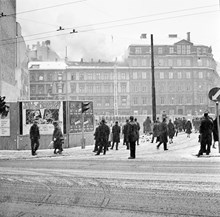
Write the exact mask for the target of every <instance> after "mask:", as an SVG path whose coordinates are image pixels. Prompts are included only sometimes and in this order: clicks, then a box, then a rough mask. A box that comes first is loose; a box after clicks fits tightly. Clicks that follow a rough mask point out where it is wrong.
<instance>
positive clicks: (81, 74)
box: [79, 73, 84, 81]
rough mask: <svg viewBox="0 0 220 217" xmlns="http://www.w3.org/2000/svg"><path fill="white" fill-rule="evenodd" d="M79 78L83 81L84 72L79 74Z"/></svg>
mask: <svg viewBox="0 0 220 217" xmlns="http://www.w3.org/2000/svg"><path fill="white" fill-rule="evenodd" d="M79 80H81V81H82V80H84V74H83V73H80V74H79Z"/></svg>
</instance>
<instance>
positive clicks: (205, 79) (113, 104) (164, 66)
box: [29, 37, 220, 115]
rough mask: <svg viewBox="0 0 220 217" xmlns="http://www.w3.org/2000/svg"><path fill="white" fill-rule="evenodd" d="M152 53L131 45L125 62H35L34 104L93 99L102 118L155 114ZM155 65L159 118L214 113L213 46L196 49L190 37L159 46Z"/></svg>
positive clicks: (32, 73) (32, 71)
mask: <svg viewBox="0 0 220 217" xmlns="http://www.w3.org/2000/svg"><path fill="white" fill-rule="evenodd" d="M150 48H151V46H150V45H130V46H129V48H128V57H127V59H126V61H125V62H123V63H118V62H108V63H107V62H101V61H99V62H83V60H82V61H81V62H68V63H66V64H65V63H59V62H56V63H52V62H47V63H44V62H31V63H30V65H29V71H30V79H31V80H30V85H31V86H30V89H31V99H33V100H39V99H40V100H41V99H42V100H43V99H46V100H47V99H56V100H57V99H60V100H92V101H93V102H94V104H93V105H94V113H95V114H97V115H131V114H134V115H151V113H152V90H151V89H152V88H151V87H152V76H151V74H152V73H151V50H150ZM154 62H155V72H154V73H155V86H156V105H157V107H156V111H157V114H162V113H164V112H166V113H167V114H168V115H200V114H202V113H203V112H204V110H206V109H208V110H209V111H210V112H212V113H214V111H215V104H214V103H213V102H211V101H210V100H209V98H208V92H209V90H210V89H211V88H213V87H215V86H218V85H219V82H220V78H219V75H218V73H217V72H216V62H215V60H214V59H213V54H212V49H211V47H208V46H204V45H194V44H193V43H192V42H191V41H190V39H189V37H188V39H187V40H185V39H183V40H181V41H179V42H177V43H174V44H172V45H155V46H154ZM59 64H60V65H62V66H58V65H59ZM59 67H60V68H59Z"/></svg>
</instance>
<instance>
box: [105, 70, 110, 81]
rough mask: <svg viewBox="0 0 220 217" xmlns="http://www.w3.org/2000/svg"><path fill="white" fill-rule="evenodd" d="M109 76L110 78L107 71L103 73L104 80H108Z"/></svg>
mask: <svg viewBox="0 0 220 217" xmlns="http://www.w3.org/2000/svg"><path fill="white" fill-rule="evenodd" d="M109 78H110V76H109V73H107V72H106V73H104V80H105V81H106V80H109Z"/></svg>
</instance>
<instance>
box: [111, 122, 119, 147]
mask: <svg viewBox="0 0 220 217" xmlns="http://www.w3.org/2000/svg"><path fill="white" fill-rule="evenodd" d="M120 133H121V128H120V126H118V121H116V122H115V125H114V126H113V127H112V135H113V142H112V147H111V149H113V148H114V145H115V143H116V150H118V144H119V143H120Z"/></svg>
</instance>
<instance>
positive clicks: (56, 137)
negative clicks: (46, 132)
mask: <svg viewBox="0 0 220 217" xmlns="http://www.w3.org/2000/svg"><path fill="white" fill-rule="evenodd" d="M53 125H54V131H53V137H52V141H53V142H54V154H57V153H59V154H61V153H62V151H63V147H62V145H63V143H64V138H63V133H62V131H61V129H60V126H59V124H58V122H57V121H54V122H53ZM57 149H58V152H56V150H57Z"/></svg>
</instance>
